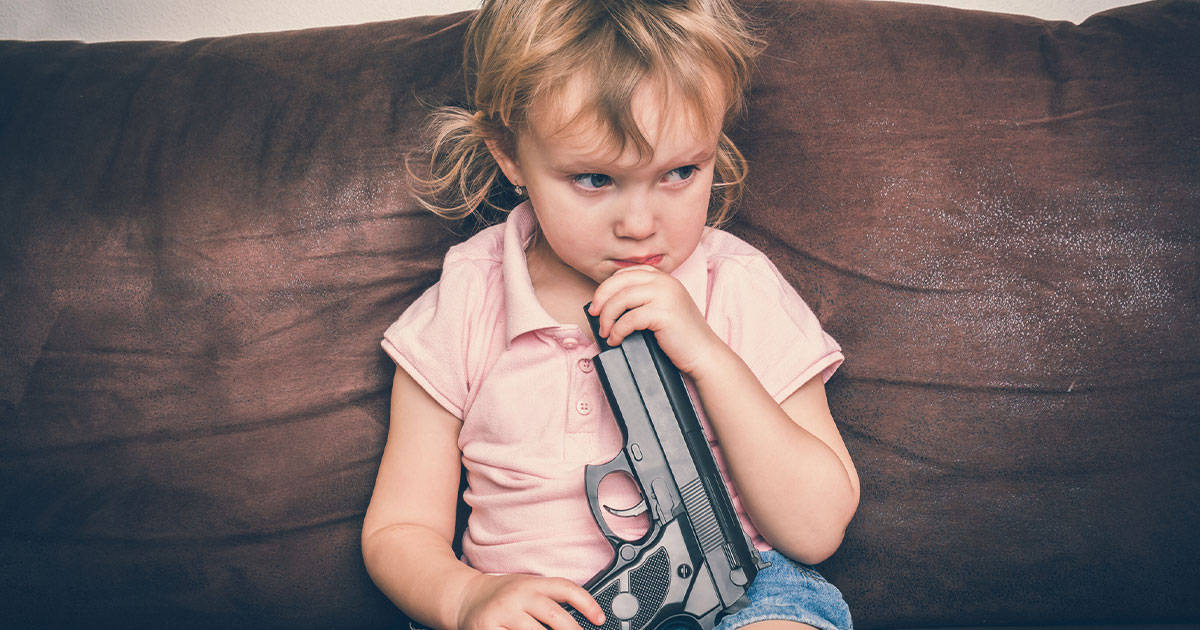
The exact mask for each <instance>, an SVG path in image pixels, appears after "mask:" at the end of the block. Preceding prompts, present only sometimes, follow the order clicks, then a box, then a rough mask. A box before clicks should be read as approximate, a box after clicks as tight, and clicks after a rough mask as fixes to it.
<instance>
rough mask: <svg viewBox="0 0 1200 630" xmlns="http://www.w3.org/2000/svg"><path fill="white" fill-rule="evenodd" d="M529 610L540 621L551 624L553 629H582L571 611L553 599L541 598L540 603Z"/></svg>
mask: <svg viewBox="0 0 1200 630" xmlns="http://www.w3.org/2000/svg"><path fill="white" fill-rule="evenodd" d="M529 612H530V614H532V615H533V616H534V617H535V618H536V619H537V620H538V621H539V622H540V623H542V624H544V625H547V626H550V627H551V628H552V629H553V630H582V627H581V626H580V625H579V622H577V621H576V620H575V617H573V616H572V615H571V612H570V611H568V610H567V609H566V608H563V607H562V605H561V604H559V603H558V602H556V601H554V600H552V599H544V600H541V601H540V602H539V603H538V605H536V606H531V607H530V611H529Z"/></svg>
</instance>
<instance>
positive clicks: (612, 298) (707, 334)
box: [590, 265, 728, 377]
mask: <svg viewBox="0 0 1200 630" xmlns="http://www.w3.org/2000/svg"><path fill="white" fill-rule="evenodd" d="M590 311H591V314H592V315H597V316H598V317H599V319H600V334H601V336H603V337H605V338H606V340H607V341H608V343H609V345H614V346H615V345H617V344H620V343H621V341H622V340H623V339H625V337H627V336H629V334H630V333H632V332H634V331H637V330H650V331H653V333H654V338H655V339H656V340H657V341H658V345H659V346H661V347H662V349H663V352H666V353H667V356H668V357H670V358H671V362H672V363H674V364H675V367H677V368H679V370H680V371H681V372H683V373H685V374H688V375H689V376H692V377H695V376H697V374H696V371H697V370H698V369H700V367H701V366H702V365H703V361H704V360H705V359H706V358H708V357H711V356H713V354H712V353H713V352H714V351H717V350H721V349H728V346H726V345H725V343H724V342H723V341H721V339H720V337H718V336H717V335H716V333H714V332H713V330H712V328H710V327H709V325H708V322H706V321H704V315H702V314H701V313H700V309H699V308H697V307H696V303H695V302H693V301H692V297H691V295H690V294H688V292H687V289H686V288H684V286H683V285H682V284H681V283H680V282H679V280H676V279H675V277H674V276H672V275H670V274H667V273H663V272H662V271H659V270H658V269H655V268H654V267H650V266H647V265H640V266H637V267H627V268H625V269H621V270H619V271H617V272H616V273H614V274H613V275H611V276H609V278H608V279H607V280H605V281H604V282H602V283H600V286H599V287H597V288H596V292H595V294H593V296H592V306H591V309H590Z"/></svg>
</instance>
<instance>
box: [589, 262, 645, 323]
mask: <svg viewBox="0 0 1200 630" xmlns="http://www.w3.org/2000/svg"><path fill="white" fill-rule="evenodd" d="M655 273H661V272H659V271H658V270H657V269H655V268H654V267H650V266H648V265H638V266H636V267H626V268H623V269H618V270H617V272H616V273H614V274H613V275H611V276H609V277H608V278H606V279H605V280H604V282H601V283H600V286H598V287H596V291H595V292H594V293H593V294H592V307H591V310H590V311H589V312H591V314H592V315H599V314H600V311H601V309H603V308H604V305H605V303H607V302H608V300H609V298H611V297H612V296H613V295H615V294H617V293H620V292H621V291H622V290H624V289H625V287H628V286H630V285H632V284H637V283H640V282H646V281H647V279H648V278H650V277H652V276H650V274H655Z"/></svg>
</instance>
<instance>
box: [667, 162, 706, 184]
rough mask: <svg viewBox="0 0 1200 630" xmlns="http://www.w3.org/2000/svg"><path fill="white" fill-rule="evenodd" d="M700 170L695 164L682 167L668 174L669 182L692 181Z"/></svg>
mask: <svg viewBox="0 0 1200 630" xmlns="http://www.w3.org/2000/svg"><path fill="white" fill-rule="evenodd" d="M698 170H700V167H698V166H696V165H695V164H691V165H688V166H680V167H679V168H677V169H675V170H673V171H671V172H670V173H667V179H668V180H669V181H684V180H687V179H691V177H692V175H695V174H696V171H698Z"/></svg>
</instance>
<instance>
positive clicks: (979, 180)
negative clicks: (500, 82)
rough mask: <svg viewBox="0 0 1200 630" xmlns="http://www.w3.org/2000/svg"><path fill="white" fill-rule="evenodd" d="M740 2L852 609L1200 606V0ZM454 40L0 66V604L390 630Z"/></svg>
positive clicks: (932, 612) (1067, 617)
mask: <svg viewBox="0 0 1200 630" xmlns="http://www.w3.org/2000/svg"><path fill="white" fill-rule="evenodd" d="M748 6H749V8H750V9H751V10H752V12H753V13H754V14H755V15H756V16H758V17H760V18H762V21H763V24H764V28H765V33H766V36H767V39H768V41H769V42H770V46H769V48H768V49H767V51H766V52H765V54H764V56H763V57H762V59H761V62H760V64H759V65H760V67H759V72H758V75H757V79H756V81H755V85H754V88H753V91H752V94H751V97H750V106H749V112H748V114H747V116H746V117H745V118H744V119H743V120H742V121H741V122H740V123H739V125H738V127H737V128H736V129H735V130H734V133H733V136H734V139H735V141H737V142H738V143H739V145H740V147H741V148H742V149H743V151H744V152H745V154H746V155H747V157H748V158H749V160H750V162H751V169H752V170H751V176H750V181H749V194H748V196H747V197H746V199H745V200H744V203H743V206H742V208H741V211H740V212H739V214H738V216H737V220H736V221H735V222H734V223H733V224H732V226H731V227H730V230H731V231H733V232H734V233H736V234H738V235H739V236H741V237H743V238H745V239H746V240H748V241H750V242H751V243H752V244H754V245H756V246H758V247H760V248H762V249H764V250H765V251H766V252H767V253H768V254H770V255H771V256H772V258H773V259H774V260H775V261H776V263H777V264H778V266H779V267H780V269H781V270H782V271H783V273H784V274H785V275H786V276H788V278H789V279H790V280H792V281H793V283H794V284H795V285H796V287H797V288H798V289H799V290H800V292H801V294H802V295H803V296H804V298H805V299H806V300H807V301H808V302H809V304H810V305H811V306H813V308H814V309H815V310H816V312H817V314H818V315H819V316H820V318H821V320H822V322H823V323H824V325H825V327H826V328H827V329H828V330H829V331H830V332H831V334H833V335H834V337H835V338H837V339H838V340H839V341H840V342H841V343H842V345H843V347H844V349H845V351H846V355H847V361H846V363H845V365H844V367H843V368H842V369H841V370H840V372H839V373H838V375H837V376H836V377H835V378H834V380H832V381H831V382H830V383H829V385H828V391H829V396H830V401H831V407H832V409H833V412H834V415H835V417H836V418H837V419H838V420H839V423H840V426H841V428H842V431H843V434H844V435H845V437H846V439H847V443H848V446H849V448H850V451H851V454H852V455H853V456H854V457H855V460H856V462H857V464H858V466H859V470H860V474H861V476H862V479H863V500H862V505H861V507H860V510H859V514H858V516H857V517H856V519H855V521H854V522H853V524H852V525H851V528H850V531H849V532H848V534H847V539H846V541H845V543H844V545H843V548H842V549H841V550H840V551H839V552H838V554H837V555H835V556H834V558H833V559H832V560H830V561H829V562H827V563H826V564H825V565H824V566H823V567H822V568H823V570H824V571H825V573H826V574H827V575H828V576H829V577H830V578H831V579H832V581H834V582H835V583H836V584H837V585H838V586H840V587H841V588H842V590H843V591H844V593H845V595H846V597H847V600H848V601H849V602H850V604H851V607H852V610H853V611H854V613H855V617H856V621H857V623H858V625H860V627H882V626H897V625H914V626H915V625H978V624H1020V623H1036V624H1051V623H1086V622H1098V621H1106V622H1110V623H1116V622H1122V621H1134V620H1136V621H1143V622H1144V621H1178V620H1188V619H1191V620H1195V619H1197V618H1200V601H1198V599H1197V596H1196V593H1197V589H1196V588H1195V586H1196V573H1195V571H1196V566H1197V564H1198V563H1197V560H1198V559H1200V543H1198V542H1197V539H1196V537H1195V536H1194V535H1193V534H1192V532H1193V530H1194V524H1195V523H1196V522H1198V521H1200V508H1198V507H1197V506H1198V505H1200V480H1198V479H1197V473H1196V465H1195V454H1196V453H1197V452H1200V428H1198V427H1200V412H1198V411H1197V409H1198V408H1200V404H1198V403H1200V384H1198V376H1200V369H1198V368H1200V313H1198V308H1200V307H1198V303H1200V300H1198V299H1197V298H1198V293H1197V292H1198V288H1200V256H1198V247H1197V244H1198V242H1200V211H1198V210H1200V116H1197V115H1196V113H1195V112H1197V111H1200V87H1198V86H1200V2H1196V1H1194V0H1173V1H1161V2H1153V3H1147V4H1144V5H1138V6H1134V7H1127V8H1122V9H1117V10H1113V11H1110V12H1107V13H1105V14H1102V15H1100V16H1097V17H1094V18H1092V19H1090V20H1088V21H1087V22H1085V23H1084V24H1082V25H1079V26H1075V25H1072V24H1069V23H1062V22H1044V21H1040V20H1036V19H1032V18H1024V17H1017V16H1007V15H998V14H988V13H979V12H968V11H959V10H952V9H944V8H938V7H928V6H917V5H905V4H894V3H887V2H880V3H876V2H865V1H861V0H790V1H784V0H778V1H763V2H754V3H750V4H749V5H748ZM469 17H470V14H458V15H450V16H440V17H433V18H418V19H412V20H404V21H398V22H389V23H376V24H367V25H361V26H347V27H339V28H327V29H315V30H308V31H296V32H286V33H272V34H261V35H243V36H236V37H226V38H218V39H206V40H196V41H191V42H182V43H156V42H137V43H109V44H92V45H84V44H78V43H70V42H3V43H0V208H2V212H0V270H2V272H0V296H3V300H2V302H0V349H2V350H3V352H0V428H2V430H0V479H2V480H3V483H0V506H2V507H0V560H2V564H3V566H4V567H5V568H4V569H3V570H2V572H0V573H2V577H0V618H7V619H12V620H15V621H16V622H17V624H18V625H29V626H42V625H47V624H50V625H78V624H80V623H83V624H87V625H125V624H132V625H145V626H161V625H166V624H167V623H170V624H172V625H176V626H179V625H182V626H197V627H213V626H253V627H257V626H263V625H273V626H288V627H300V626H305V627H307V626H313V627H316V626H324V627H329V626H337V627H340V626H372V625H385V624H387V623H390V622H394V621H396V620H397V619H398V613H396V612H395V611H394V610H393V608H392V607H391V605H390V604H389V603H388V602H387V601H386V600H385V599H384V598H383V597H382V596H381V595H380V594H379V593H378V592H377V591H376V590H375V588H374V586H373V585H372V584H371V582H370V580H369V579H368V577H367V576H366V574H365V571H364V570H363V568H362V564H361V559H360V557H359V549H358V530H359V527H360V525H361V519H362V514H363V510H364V509H365V506H366V502H367V499H368V497H369V493H370V490H371V485H372V482H373V480H374V475H375V471H376V467H377V465H378V457H379V454H380V451H381V448H382V444H383V439H384V436H385V435H386V429H387V407H388V405H387V400H388V388H389V385H390V378H391V374H392V369H393V367H392V365H391V364H390V362H389V360H388V359H387V357H386V356H385V355H384V354H383V353H382V351H381V350H380V349H379V346H378V340H379V337H380V335H381V334H382V331H383V330H384V328H386V326H387V325H388V324H389V323H390V322H391V321H392V320H393V319H394V318H395V317H396V316H397V315H398V314H399V313H400V312H401V311H402V310H403V309H404V307H405V306H406V305H407V304H408V303H410V302H411V301H412V300H413V299H415V297H416V296H417V295H419V294H420V292H421V291H422V290H424V289H425V288H426V287H428V286H429V285H430V284H431V283H433V282H434V281H435V280H436V279H437V275H438V270H439V266H440V262H441V256H442V254H443V253H444V251H445V249H446V248H447V247H449V245H451V244H452V243H454V242H457V241H459V240H461V239H462V238H464V237H465V236H466V233H467V228H466V227H465V226H461V225H449V224H446V223H443V222H440V221H438V220H435V219H433V218H432V217H430V216H429V215H428V214H426V213H424V212H423V211H421V210H420V209H419V208H418V207H417V206H416V204H415V203H413V202H412V201H411V200H410V199H409V197H408V183H407V177H406V175H405V170H404V167H403V162H404V159H405V156H406V155H407V154H410V153H412V154H413V155H414V157H415V158H419V157H420V147H419V145H418V129H419V126H420V123H421V121H422V119H423V116H424V114H425V113H426V112H427V111H428V110H429V108H430V107H431V106H432V105H436V104H442V103H447V102H453V101H459V100H461V99H462V98H463V97H462V77H461V75H460V73H459V71H458V63H459V56H460V45H461V39H462V35H463V31H464V28H465V25H466V22H467V20H468V19H469ZM418 168H419V166H418Z"/></svg>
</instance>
